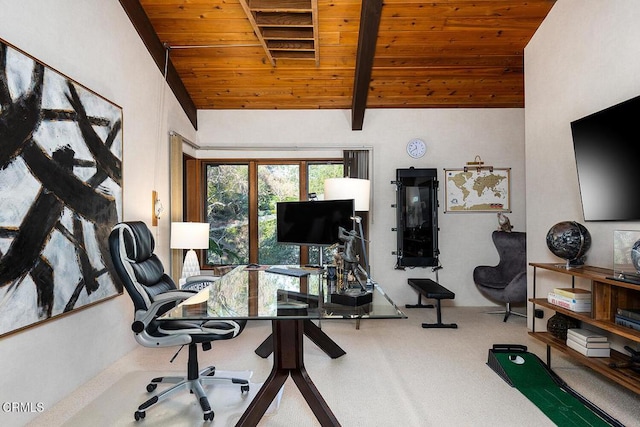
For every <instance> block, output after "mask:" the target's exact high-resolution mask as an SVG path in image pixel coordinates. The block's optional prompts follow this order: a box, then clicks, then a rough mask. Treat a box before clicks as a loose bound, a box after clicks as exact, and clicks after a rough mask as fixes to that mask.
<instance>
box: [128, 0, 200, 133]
mask: <svg viewBox="0 0 640 427" xmlns="http://www.w3.org/2000/svg"><path fill="white" fill-rule="evenodd" d="M120 4H121V5H122V8H123V9H124V11H125V12H126V13H127V15H128V16H129V20H130V21H131V23H132V24H133V26H134V27H135V29H136V31H138V35H139V36H140V38H141V39H142V41H143V43H144V44H145V46H146V47H147V50H148V51H149V54H150V55H151V57H152V58H153V60H154V61H155V63H156V65H157V66H158V69H159V70H160V72H161V73H162V75H163V76H164V73H165V70H164V69H165V61H166V60H167V58H166V48H165V46H164V45H163V43H162V42H161V41H160V38H159V37H158V35H157V34H156V32H155V30H154V29H153V25H151V21H150V20H149V17H148V16H147V14H146V13H145V11H144V9H143V8H142V6H141V5H140V2H139V0H120ZM166 66H167V75H166V76H165V78H166V80H167V84H168V85H169V87H170V88H171V90H172V91H173V94H174V95H175V96H176V98H177V99H178V102H179V103H180V106H181V107H182V109H183V110H184V112H185V114H186V115H187V117H188V118H189V121H190V122H191V124H192V125H193V127H194V129H196V130H197V129H198V113H197V109H196V105H195V103H194V102H193V100H192V99H191V96H190V95H189V92H187V89H186V88H185V86H184V83H183V82H182V80H181V79H180V76H179V75H178V72H177V71H176V68H175V67H174V66H173V63H172V62H171V59H170V58H169V59H168V62H167V64H166Z"/></svg>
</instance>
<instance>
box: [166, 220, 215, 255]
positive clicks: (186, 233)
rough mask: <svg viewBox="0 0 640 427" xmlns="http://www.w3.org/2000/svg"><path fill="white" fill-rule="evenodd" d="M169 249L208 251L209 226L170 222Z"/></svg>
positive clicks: (199, 223)
mask: <svg viewBox="0 0 640 427" xmlns="http://www.w3.org/2000/svg"><path fill="white" fill-rule="evenodd" d="M171 249H209V224H208V223H206V222H172V223H171Z"/></svg>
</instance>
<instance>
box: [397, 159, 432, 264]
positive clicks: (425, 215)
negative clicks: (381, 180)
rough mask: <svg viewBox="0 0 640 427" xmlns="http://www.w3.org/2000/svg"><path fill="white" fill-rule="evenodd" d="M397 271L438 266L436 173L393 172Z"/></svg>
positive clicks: (418, 170)
mask: <svg viewBox="0 0 640 427" xmlns="http://www.w3.org/2000/svg"><path fill="white" fill-rule="evenodd" d="M395 184H396V186H397V191H396V197H397V200H396V214H397V229H396V232H397V238H398V249H397V251H396V256H397V258H398V260H397V263H396V268H398V269H403V268H404V267H429V266H437V265H438V255H439V250H438V174H437V170H436V169H415V168H409V169H396V181H395Z"/></svg>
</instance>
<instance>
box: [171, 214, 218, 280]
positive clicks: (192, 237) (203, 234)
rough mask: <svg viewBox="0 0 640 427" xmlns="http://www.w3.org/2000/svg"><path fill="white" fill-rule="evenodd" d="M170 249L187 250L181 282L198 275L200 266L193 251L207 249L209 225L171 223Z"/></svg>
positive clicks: (202, 223) (201, 223)
mask: <svg viewBox="0 0 640 427" xmlns="http://www.w3.org/2000/svg"><path fill="white" fill-rule="evenodd" d="M171 249H188V251H187V254H186V255H185V257H184V263H183V265H182V275H181V276H180V280H181V282H182V281H183V280H185V279H186V278H187V277H191V276H197V275H199V274H200V264H199V262H198V257H197V255H196V252H195V251H194V249H209V223H206V222H172V223H171Z"/></svg>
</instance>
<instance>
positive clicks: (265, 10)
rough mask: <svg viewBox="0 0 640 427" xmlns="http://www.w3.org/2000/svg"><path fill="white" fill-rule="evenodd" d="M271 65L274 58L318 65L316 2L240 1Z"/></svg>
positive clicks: (315, 0)
mask: <svg viewBox="0 0 640 427" xmlns="http://www.w3.org/2000/svg"><path fill="white" fill-rule="evenodd" d="M240 4H241V5H242V7H243V9H244V11H245V13H246V14H247V18H249V22H251V26H252V27H253V30H254V32H255V34H256V36H257V37H258V40H260V43H261V44H262V46H263V47H264V49H265V52H266V54H267V57H268V58H269V61H270V62H271V64H272V65H274V66H275V65H276V60H278V59H292V60H310V61H314V62H315V64H316V65H319V63H320V56H319V51H318V2H317V0H240Z"/></svg>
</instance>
